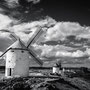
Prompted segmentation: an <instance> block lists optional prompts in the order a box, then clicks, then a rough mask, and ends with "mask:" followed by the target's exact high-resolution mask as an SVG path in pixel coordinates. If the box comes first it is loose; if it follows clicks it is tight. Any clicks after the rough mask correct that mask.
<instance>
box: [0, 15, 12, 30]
mask: <svg viewBox="0 0 90 90" xmlns="http://www.w3.org/2000/svg"><path fill="white" fill-rule="evenodd" d="M12 21H13V20H12V19H10V18H9V17H8V16H6V15H3V14H0V30H1V29H7V28H8V27H9V25H10V24H11V23H12Z"/></svg>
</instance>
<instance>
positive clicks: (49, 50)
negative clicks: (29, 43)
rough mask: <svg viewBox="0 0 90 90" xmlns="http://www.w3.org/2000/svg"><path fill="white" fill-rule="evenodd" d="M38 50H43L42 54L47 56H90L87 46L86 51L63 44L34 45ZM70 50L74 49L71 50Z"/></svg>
mask: <svg viewBox="0 0 90 90" xmlns="http://www.w3.org/2000/svg"><path fill="white" fill-rule="evenodd" d="M34 48H35V49H36V50H42V51H41V56H42V57H43V56H45V57H71V58H80V57H87V56H90V49H89V48H87V49H86V50H85V51H81V50H74V48H70V47H66V46H62V45H56V46H51V45H45V44H44V46H41V45H34ZM70 50H74V51H73V52H71V51H70Z"/></svg>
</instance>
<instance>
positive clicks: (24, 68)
mask: <svg viewBox="0 0 90 90" xmlns="http://www.w3.org/2000/svg"><path fill="white" fill-rule="evenodd" d="M0 31H4V32H9V31H7V30H0ZM9 33H10V34H11V35H12V36H13V37H14V38H15V39H16V42H14V43H13V44H12V45H11V46H10V47H8V48H7V49H6V51H5V52H4V53H3V54H2V55H1V56H0V57H2V56H3V55H4V54H6V66H5V76H6V77H13V76H23V77H26V76H28V75H29V64H30V58H29V56H31V57H32V58H33V60H34V61H35V62H36V63H38V64H39V65H41V66H42V65H43V62H42V61H41V60H40V59H39V58H38V57H37V55H36V54H35V53H34V52H33V50H32V49H31V48H29V46H30V45H31V44H32V43H33V42H35V41H36V40H37V39H38V38H39V37H40V36H41V34H42V33H44V31H43V30H42V28H41V27H40V28H39V29H38V30H36V32H35V33H34V34H33V36H32V37H31V38H30V39H29V41H28V44H27V46H26V45H25V44H24V42H23V41H22V40H21V39H20V38H19V37H18V36H17V35H16V34H15V33H13V32H9ZM31 62H32V61H31Z"/></svg>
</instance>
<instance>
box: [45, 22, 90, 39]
mask: <svg viewBox="0 0 90 90" xmlns="http://www.w3.org/2000/svg"><path fill="white" fill-rule="evenodd" d="M87 34H88V36H90V28H88V30H87V28H86V27H83V26H81V25H80V24H79V23H74V22H57V23H56V24H55V26H54V27H52V28H49V29H48V31H47V36H46V40H62V39H65V37H66V36H69V35H75V36H79V37H80V35H81V36H82V37H83V36H84V35H85V36H87Z"/></svg>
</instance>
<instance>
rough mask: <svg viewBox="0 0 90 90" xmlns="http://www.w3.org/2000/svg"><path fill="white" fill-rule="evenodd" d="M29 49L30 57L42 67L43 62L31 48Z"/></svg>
mask: <svg viewBox="0 0 90 90" xmlns="http://www.w3.org/2000/svg"><path fill="white" fill-rule="evenodd" d="M19 41H20V42H21V44H22V45H23V46H24V47H25V48H27V47H26V46H25V44H24V43H23V41H22V40H21V39H19ZM27 49H28V52H29V54H30V56H31V57H32V58H33V59H34V60H35V62H37V63H38V64H39V65H40V66H42V65H43V62H42V61H41V60H40V59H39V58H38V57H37V55H36V54H35V53H34V52H33V51H32V50H31V49H29V48H27Z"/></svg>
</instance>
